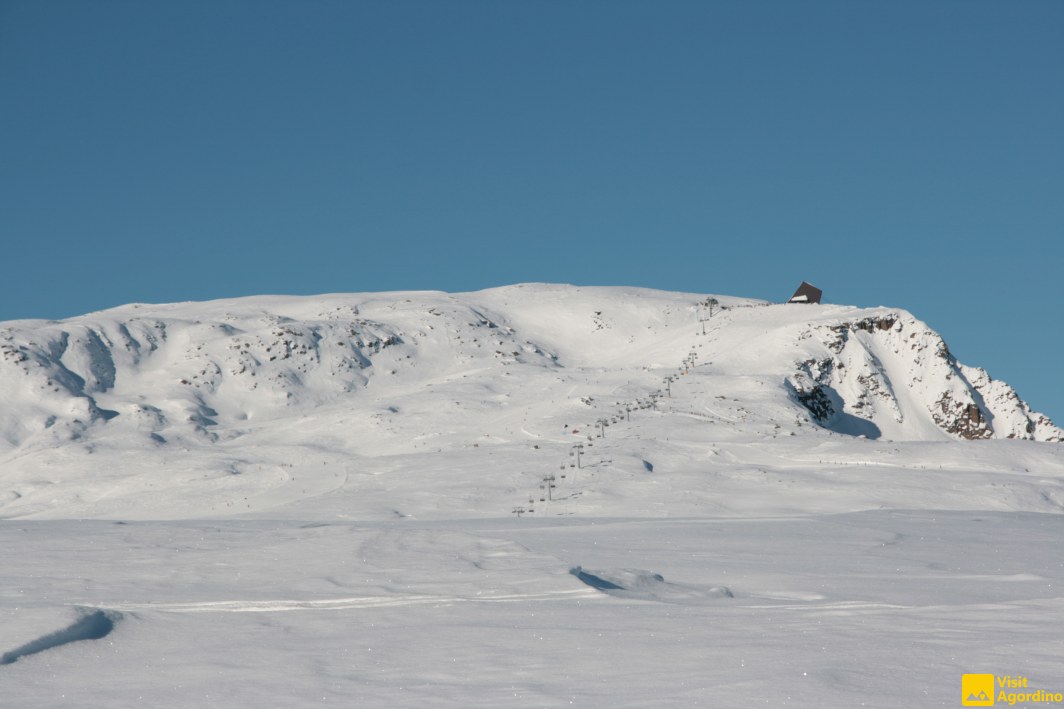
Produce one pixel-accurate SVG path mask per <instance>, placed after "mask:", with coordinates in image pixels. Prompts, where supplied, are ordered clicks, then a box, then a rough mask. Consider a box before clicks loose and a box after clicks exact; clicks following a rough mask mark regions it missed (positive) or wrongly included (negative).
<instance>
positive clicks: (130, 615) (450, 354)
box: [0, 284, 1064, 709]
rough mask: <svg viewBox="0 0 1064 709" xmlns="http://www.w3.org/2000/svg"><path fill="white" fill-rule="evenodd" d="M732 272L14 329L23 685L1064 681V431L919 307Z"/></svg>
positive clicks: (931, 691)
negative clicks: (707, 280) (726, 287)
mask: <svg viewBox="0 0 1064 709" xmlns="http://www.w3.org/2000/svg"><path fill="white" fill-rule="evenodd" d="M715 297H716V300H717V301H718V303H719V305H721V306H724V307H723V308H715V309H714V311H713V314H712V316H711V317H709V315H708V311H707V310H706V309H704V308H703V307H701V306H700V303H703V302H705V300H706V298H707V296H705V295H695V294H683V293H669V292H661V291H648V290H641V289H631V288H577V287H572V286H557V285H543V284H527V285H519V286H512V287H507V288H499V289H493V290H488V291H482V292H478V293H466V294H446V293H426V292H417V293H382V294H346V295H328V296H319V297H312V298H294V297H265V296H264V297H256V298H243V299H235V300H226V301H216V302H210V303H184V304H172V305H156V306H148V305H129V306H124V307H122V308H116V309H114V310H110V311H105V312H101V313H94V314H90V315H86V316H83V317H79V318H72V319H70V320H66V321H62V322H44V321H19V322H11V323H4V324H0V397H2V401H3V402H4V404H3V406H2V407H0V704H5V705H6V704H10V705H11V706H19V707H36V706H42V707H51V706H68V705H76V706H80V707H112V706H161V707H171V706H173V707H184V706H197V707H233V706H277V707H282V706H283V707H298V706H311V705H314V706H320V705H322V704H324V705H326V706H345V707H346V706H365V707H421V706H426V705H431V706H441V707H463V708H465V707H492V708H497V707H527V706H585V707H607V706H608V707H647V706H655V707H690V706H720V707H749V706H771V707H809V708H814V707H815V708H818V709H821V708H823V707H836V706H840V707H841V706H867V707H884V708H886V707H897V706H921V707H923V706H928V707H930V706H957V705H958V704H959V701H958V699H957V696H956V695H957V693H958V692H959V683H960V675H961V674H962V673H966V672H979V673H985V672H993V673H999V674H1002V675H1005V674H1012V675H1024V676H1028V677H1029V678H1030V680H1031V686H1032V687H1042V688H1045V689H1047V690H1054V691H1064V675H1061V673H1060V667H1061V666H1062V664H1061V659H1064V652H1062V650H1061V644H1060V639H1059V632H1058V631H1059V628H1058V625H1059V624H1056V623H1053V622H1052V621H1051V619H1052V618H1056V617H1059V614H1060V613H1061V612H1062V611H1064V598H1062V596H1061V594H1060V590H1059V589H1060V588H1061V587H1064V569H1062V567H1061V565H1060V561H1059V548H1060V540H1061V538H1062V536H1064V514H1062V513H1064V445H1060V441H1061V438H1062V432H1061V430H1060V429H1058V428H1056V427H1055V426H1054V425H1053V424H1052V423H1051V422H1050V421H1048V420H1047V419H1046V418H1045V417H1043V416H1040V415H1039V414H1037V413H1034V412H1031V411H1030V410H1029V408H1028V407H1027V406H1026V404H1024V403H1023V401H1022V399H1020V398H1019V396H1018V395H1017V394H1016V393H1015V392H1013V391H1012V389H1011V388H1009V387H1008V386H1007V385H1006V384H1004V383H1003V382H1000V381H995V380H992V379H990V377H989V375H987V374H986V373H985V372H983V371H982V370H979V369H974V368H970V367H967V366H964V365H962V364H960V363H958V362H957V361H956V360H955V359H954V358H953V356H952V354H950V352H949V350H948V348H947V347H946V345H945V343H943V342H942V340H941V338H940V337H939V336H938V335H937V334H936V333H934V332H933V331H932V330H930V329H929V328H928V327H927V326H926V325H925V324H923V323H921V322H920V321H919V320H917V319H915V318H914V317H913V316H912V315H910V314H908V313H906V312H904V311H901V310H897V309H891V308H872V309H858V308H852V307H845V306H834V305H819V306H817V305H772V304H767V303H763V302H759V301H752V300H747V299H741V298H729V297H725V296H715ZM973 638H977V641H976V640H973ZM898 678H904V681H899V679H898ZM1002 703H1006V702H1002Z"/></svg>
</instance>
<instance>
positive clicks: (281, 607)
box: [108, 589, 600, 613]
mask: <svg viewBox="0 0 1064 709" xmlns="http://www.w3.org/2000/svg"><path fill="white" fill-rule="evenodd" d="M574 598H575V599H590V598H600V594H598V593H596V592H595V591H593V590H591V589H576V590H568V591H546V592H543V593H513V594H502V595H495V596H427V595H409V596H402V597H399V598H396V597H394V596H351V597H346V598H326V599H319V600H310V601H299V600H293V599H275V600H266V601H242V600H238V601H201V602H193V603H118V604H110V605H109V606H108V607H110V608H116V609H119V610H123V611H145V610H153V611H165V612H168V613H274V612H283V611H313V610H345V609H351V608H390V607H397V606H420V605H445V604H450V603H510V602H515V601H522V602H524V601H563V600H568V599H574Z"/></svg>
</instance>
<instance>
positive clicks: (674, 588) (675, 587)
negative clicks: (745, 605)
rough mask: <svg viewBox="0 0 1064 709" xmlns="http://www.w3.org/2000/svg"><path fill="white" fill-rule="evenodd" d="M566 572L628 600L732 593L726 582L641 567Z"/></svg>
mask: <svg viewBox="0 0 1064 709" xmlns="http://www.w3.org/2000/svg"><path fill="white" fill-rule="evenodd" d="M569 573H571V574H572V575H573V576H575V577H576V578H578V579H580V581H582V582H583V583H585V584H586V585H588V586H590V587H591V588H593V589H595V590H597V591H601V592H602V593H605V594H606V595H609V596H616V597H618V598H625V599H629V600H636V601H655V602H658V603H676V604H680V605H698V604H702V603H708V602H711V601H714V600H718V599H721V598H734V597H735V594H733V593H732V592H731V589H729V588H728V587H727V586H705V587H699V586H690V585H684V584H676V583H670V582H668V581H666V580H665V578H664V577H663V576H662V575H661V574H656V573H654V572H652V571H644V570H642V569H607V570H594V571H593V570H591V569H585V568H583V567H582V566H576V567H573V568H572V569H570V570H569Z"/></svg>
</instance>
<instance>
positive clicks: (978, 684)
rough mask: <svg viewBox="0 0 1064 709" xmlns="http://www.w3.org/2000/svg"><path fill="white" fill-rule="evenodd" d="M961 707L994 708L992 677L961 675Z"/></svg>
mask: <svg viewBox="0 0 1064 709" xmlns="http://www.w3.org/2000/svg"><path fill="white" fill-rule="evenodd" d="M954 676H956V675H954ZM961 705H962V706H966V707H992V706H994V675H961Z"/></svg>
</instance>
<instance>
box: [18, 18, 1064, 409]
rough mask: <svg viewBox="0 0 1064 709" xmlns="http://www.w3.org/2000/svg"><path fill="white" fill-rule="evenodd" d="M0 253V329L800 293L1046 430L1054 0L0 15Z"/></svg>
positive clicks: (1062, 217) (1055, 362) (1061, 156)
mask: <svg viewBox="0 0 1064 709" xmlns="http://www.w3.org/2000/svg"><path fill="white" fill-rule="evenodd" d="M0 244H2V250H0V320H6V319H16V318H31V317H34V318H36V317H46V318H62V317H68V316H71V315H75V314H80V313H83V312H87V311H91V310H98V309H102V308H106V307H110V306H114V305H119V304H122V303H126V302H132V301H137V302H166V301H178V300H201V299H210V298H218V297H228V296H240V295H250V294H258V293H296V294H311V293H320V292H338V291H340V292H342V291H370V290H394V289H441V290H451V291H466V290H476V289H480V288H485V287H489V286H495V285H503V284H509V283H516V282H524V281H548V282H568V283H577V284H587V285H638V286H647V287H653V288H663V289H669V290H685V291H693V292H711V293H723V294H729V295H740V296H749V297H757V298H766V299H772V300H782V299H785V298H786V297H788V296H789V295H790V293H791V292H792V291H793V289H794V288H795V287H796V286H797V284H798V282H799V281H801V280H803V279H805V280H809V281H811V282H813V283H814V284H816V285H818V286H820V287H821V288H823V289H824V291H825V300H828V301H831V302H835V303H850V304H855V305H863V306H872V305H890V306H898V307H903V308H907V309H909V310H911V311H912V312H913V313H914V314H915V315H916V316H917V317H919V318H921V319H923V320H925V321H926V322H928V324H930V325H931V326H932V327H933V328H935V329H937V330H938V331H939V332H941V333H942V334H943V336H944V337H945V338H946V340H947V342H948V343H949V344H950V347H951V349H952V351H953V352H954V354H955V355H957V357H958V358H959V359H960V360H961V361H963V362H965V363H967V364H972V365H976V366H982V367H985V368H986V369H987V370H988V371H989V372H990V374H991V376H993V377H995V378H998V379H1004V380H1005V381H1007V382H1009V383H1011V384H1013V385H1014V386H1015V387H1016V388H1017V389H1018V391H1019V393H1020V395H1021V396H1022V397H1024V398H1025V399H1027V400H1028V401H1029V402H1030V403H1031V404H1032V405H1033V406H1034V407H1035V408H1036V409H1038V410H1042V411H1044V412H1046V413H1048V414H1050V415H1051V416H1052V417H1053V418H1054V419H1055V420H1056V421H1057V422H1058V423H1062V424H1064V383H1062V380H1064V377H1062V375H1061V353H1062V352H1064V335H1062V332H1061V330H1062V325H1061V309H1062V303H1064V283H1062V281H1064V278H1062V276H1061V271H1062V267H1064V2H1060V1H1059V0H1023V1H1022V2H1020V1H1018V2H1002V1H1001V0H992V1H982V0H911V1H908V0H890V1H889V2H873V1H871V0H867V1H865V0H838V1H834V2H826V1H819V0H805V1H803V2H794V1H793V0H780V1H776V2H772V1H767V0H766V1H757V0H734V1H728V2H724V1H721V2H714V1H712V0H699V1H691V2H683V1H679V0H674V1H669V0H646V1H643V2H628V1H625V0H602V1H591V0H567V1H565V2H562V1H560V0H558V1H551V0H524V1H521V2H518V1H517V0H481V1H476V2H472V1H465V0H451V1H449V2H441V1H439V0H431V1H428V2H406V1H403V0H388V1H387V2H384V1H380V2H369V1H364V2H359V1H357V0H343V1H336V2H328V1H314V0H289V1H284V2H282V1H278V0H181V1H180V2H174V1H168V2H162V1H151V0H129V1H123V2H119V1H114V0H93V1H92V2H83V1H79V0H69V1H59V0H0Z"/></svg>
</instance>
